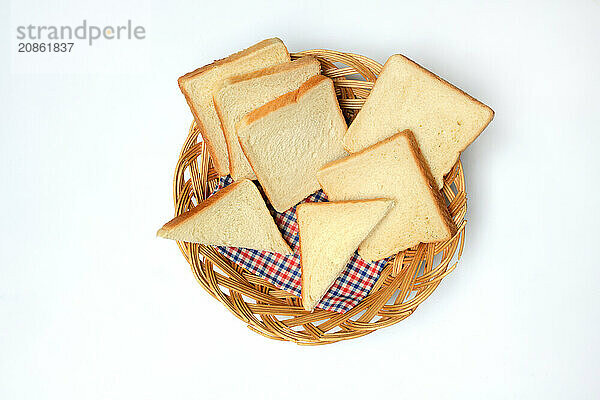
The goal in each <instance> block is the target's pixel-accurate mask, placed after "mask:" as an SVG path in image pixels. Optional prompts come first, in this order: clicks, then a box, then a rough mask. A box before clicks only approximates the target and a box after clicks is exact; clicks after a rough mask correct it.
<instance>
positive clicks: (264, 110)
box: [236, 75, 345, 204]
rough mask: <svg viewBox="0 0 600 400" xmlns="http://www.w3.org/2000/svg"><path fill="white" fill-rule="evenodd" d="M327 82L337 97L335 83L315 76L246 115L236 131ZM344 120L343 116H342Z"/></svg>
mask: <svg viewBox="0 0 600 400" xmlns="http://www.w3.org/2000/svg"><path fill="white" fill-rule="evenodd" d="M325 80H329V81H331V90H332V91H333V95H334V96H335V89H334V87H333V81H332V80H331V79H329V78H327V77H325V76H323V75H315V76H313V77H311V78H310V79H308V80H307V81H306V82H304V83H303V84H302V85H301V86H300V87H299V88H298V89H297V90H294V91H292V92H288V93H286V94H284V95H282V96H279V97H278V98H276V99H275V100H272V101H270V102H268V103H267V104H265V105H264V106H262V107H260V108H257V109H256V110H254V111H253V112H251V113H250V114H248V115H246V116H245V117H244V118H243V119H242V120H241V121H240V122H238V124H237V125H236V131H239V129H240V128H241V127H243V126H247V125H250V124H251V123H253V122H255V121H257V120H258V119H260V118H263V117H264V116H266V115H268V114H270V113H272V112H274V111H276V110H278V109H280V108H282V107H285V106H287V105H289V104H293V103H296V102H297V101H298V99H299V98H300V97H301V96H303V95H304V94H305V93H307V92H308V91H309V90H310V89H312V88H313V87H315V86H317V85H318V84H319V83H320V82H322V81H325ZM337 109H338V111H339V113H340V115H342V111H341V110H340V107H339V104H338V106H337ZM342 120H344V118H343V116H342ZM344 121H345V120H344ZM238 141H239V143H240V147H241V148H242V151H243V152H244V155H245V156H246V159H247V160H248V164H250V168H252V171H253V172H254V175H255V176H257V177H258V174H257V173H256V168H255V167H254V165H253V164H252V161H251V160H250V158H249V157H248V149H247V148H246V147H245V145H244V143H243V142H242V141H241V140H240V138H239V136H238ZM264 193H265V195H266V196H267V198H268V199H269V202H270V203H271V204H273V199H272V198H271V197H270V196H269V193H268V192H267V191H266V190H265V192H264ZM308 196H309V195H307V197H308Z"/></svg>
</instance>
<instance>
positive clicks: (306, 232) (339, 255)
mask: <svg viewBox="0 0 600 400" xmlns="http://www.w3.org/2000/svg"><path fill="white" fill-rule="evenodd" d="M393 204H394V201H393V200H389V199H373V200H358V201H340V202H333V203H302V204H300V205H298V207H297V208H296V214H297V215H298V229H299V231H300V263H301V266H302V304H303V306H304V309H306V310H308V311H312V310H314V308H315V306H316V305H317V304H318V303H319V301H321V299H322V298H323V296H325V294H326V293H327V291H328V290H329V288H330V287H331V285H333V283H334V282H335V280H336V279H337V278H338V277H339V276H340V275H341V274H342V272H344V270H345V269H346V266H347V265H348V262H349V261H350V259H351V258H352V255H353V254H354V252H355V251H356V249H357V247H358V245H359V244H360V243H361V242H362V241H363V240H364V239H365V238H366V237H367V236H368V235H369V233H370V232H371V231H372V230H373V228H374V227H375V226H376V225H377V223H378V222H379V221H381V219H382V218H383V217H384V216H385V215H386V214H387V213H388V211H390V209H391V207H392V205H393Z"/></svg>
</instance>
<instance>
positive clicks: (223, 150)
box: [178, 38, 290, 175]
mask: <svg viewBox="0 0 600 400" xmlns="http://www.w3.org/2000/svg"><path fill="white" fill-rule="evenodd" d="M288 61H290V55H289V53H288V51H287V48H286V47H285V45H284V44H283V42H282V41H281V40H280V39H277V38H273V39H267V40H263V41H262V42H260V43H257V44H255V45H254V46H251V47H249V48H247V49H245V50H242V51H240V52H239V53H235V54H232V55H230V56H229V57H227V58H223V59H221V60H217V61H215V62H213V63H212V64H209V65H205V66H204V67H202V68H198V69H196V70H195V71H192V72H190V73H187V74H185V75H183V76H182V77H180V78H179V80H178V82H179V87H180V89H181V91H182V93H183V95H184V96H185V99H186V101H187V103H188V105H189V106H190V109H191V110H192V113H193V114H194V118H195V120H196V124H198V127H199V128H200V131H201V132H202V138H203V139H204V142H205V143H206V146H207V148H208V151H209V153H210V156H211V158H212V161H213V165H214V167H215V170H216V171H217V173H218V174H219V175H227V174H228V173H229V158H228V156H227V145H226V144H225V136H224V135H223V131H222V130H221V123H220V122H219V117H218V116H217V112H216V110H215V106H214V103H213V94H214V92H215V90H216V88H217V87H218V85H219V84H220V83H221V81H223V80H224V79H227V78H229V77H232V76H234V75H239V74H244V73H247V72H252V71H257V70H259V69H263V68H266V67H270V66H272V65H277V64H281V63H284V62H288Z"/></svg>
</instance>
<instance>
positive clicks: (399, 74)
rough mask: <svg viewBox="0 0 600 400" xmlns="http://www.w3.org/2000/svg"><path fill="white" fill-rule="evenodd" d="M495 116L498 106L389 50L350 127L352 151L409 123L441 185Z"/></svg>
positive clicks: (348, 136)
mask: <svg viewBox="0 0 600 400" xmlns="http://www.w3.org/2000/svg"><path fill="white" fill-rule="evenodd" d="M493 117H494V111H493V110H492V109H491V108H489V107H488V106H486V105H485V104H483V103H481V102H479V101H477V100H475V99H474V98H473V97H471V96H469V95H468V94H466V93H465V92H463V91H462V90H460V89H458V88H456V87H455V86H452V85H451V84H449V83H448V82H446V81H444V80H443V79H441V78H439V77H438V76H436V75H434V74H433V73H431V72H429V71H428V70H426V69H425V68H423V67H421V66H420V65H418V64H417V63H415V62H413V61H411V60H409V59H408V58H406V57H404V56H403V55H400V54H396V55H393V56H391V57H390V58H389V59H388V60H387V62H386V63H385V65H384V66H383V70H382V71H381V74H380V75H379V77H378V78H377V81H376V82H375V86H374V87H373V90H371V93H370V94H369V97H368V98H367V100H366V102H365V104H364V105H363V107H362V109H361V110H360V111H359V113H358V115H357V116H356V118H355V119H354V121H353V122H352V124H351V125H350V127H349V128H348V132H347V133H346V136H345V137H344V146H345V147H346V149H347V150H348V151H349V152H351V153H354V152H357V151H359V150H362V149H364V148H365V147H368V146H371V145H374V144H375V143H377V142H379V141H381V140H383V139H385V138H388V137H390V136H392V135H394V134H396V133H397V132H400V131H402V130H405V129H409V130H411V131H412V132H413V133H414V134H415V138H416V139H417V143H419V147H420V149H421V152H422V153H423V156H424V157H425V160H427V163H428V165H429V168H430V169H431V174H432V175H433V177H434V179H435V181H436V184H437V187H438V188H441V187H442V186H443V185H444V175H445V174H447V173H448V171H450V169H451V168H452V166H453V165H454V164H455V163H456V160H458V156H459V154H460V152H461V151H463V150H464V149H466V148H467V146H468V145H469V144H471V142H473V141H474V140H475V139H476V138H477V136H479V134H480V133H481V132H482V131H483V130H484V129H485V127H486V126H487V125H488V124H489V123H490V121H491V120H492V118H493Z"/></svg>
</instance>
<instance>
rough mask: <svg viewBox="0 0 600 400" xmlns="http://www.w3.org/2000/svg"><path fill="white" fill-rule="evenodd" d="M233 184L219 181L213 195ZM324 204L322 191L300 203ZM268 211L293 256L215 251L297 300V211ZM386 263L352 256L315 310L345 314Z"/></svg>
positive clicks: (220, 248) (228, 179) (224, 179)
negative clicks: (320, 309)
mask: <svg viewBox="0 0 600 400" xmlns="http://www.w3.org/2000/svg"><path fill="white" fill-rule="evenodd" d="M232 182H233V180H232V179H231V177H229V176H225V177H221V178H220V179H219V183H218V184H217V187H216V188H215V190H214V191H213V193H212V194H214V193H216V192H217V191H218V190H219V189H222V188H224V187H225V186H227V185H229V184H231V183H232ZM324 201H327V196H326V195H325V194H324V193H323V191H322V190H319V191H318V192H316V193H313V194H312V195H310V196H309V197H307V198H306V199H304V200H303V202H324ZM268 208H269V211H270V212H271V214H272V215H273V217H274V219H275V223H276V224H277V226H279V230H280V231H281V233H282V235H283V238H284V239H285V240H286V241H287V242H288V244H289V245H290V247H291V248H292V249H293V250H294V254H292V255H289V256H283V255H281V254H278V253H270V252H266V251H258V250H252V249H244V248H238V247H224V246H218V247H217V250H218V251H219V252H220V253H221V254H223V255H224V256H225V257H227V258H228V259H230V260H231V261H233V262H234V263H236V264H238V265H241V266H242V267H244V268H245V269H246V270H248V271H249V272H251V273H253V274H255V275H258V276H260V277H261V278H264V279H266V280H268V281H269V282H271V283H272V284H273V285H275V286H276V287H277V288H278V289H282V290H285V291H288V292H290V293H292V294H294V295H296V296H300V293H301V282H300V276H301V268H300V236H299V234H298V222H297V221H296V207H293V208H290V209H289V210H287V211H285V212H283V213H278V212H276V211H275V210H274V209H273V208H272V207H271V205H270V204H268ZM386 262H387V259H385V260H380V261H377V262H372V263H368V262H366V261H365V260H363V259H362V258H360V256H359V255H358V253H356V252H355V253H354V255H353V256H352V259H351V260H350V263H349V264H348V266H347V267H346V270H345V271H344V273H343V274H342V275H341V276H340V277H338V279H337V280H336V281H335V283H334V284H333V285H332V286H331V288H330V289H329V291H328V292H327V294H325V297H323V299H321V301H320V302H319V304H318V305H317V307H318V308H322V309H324V310H330V311H335V312H340V313H344V312H346V311H348V310H349V309H351V308H352V307H354V306H355V305H356V304H358V302H359V301H361V300H362V299H363V298H364V297H365V296H366V295H367V294H368V293H369V291H370V290H371V288H372V287H373V285H375V282H376V281H377V278H379V274H380V273H381V270H382V269H383V267H384V266H385V264H386Z"/></svg>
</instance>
